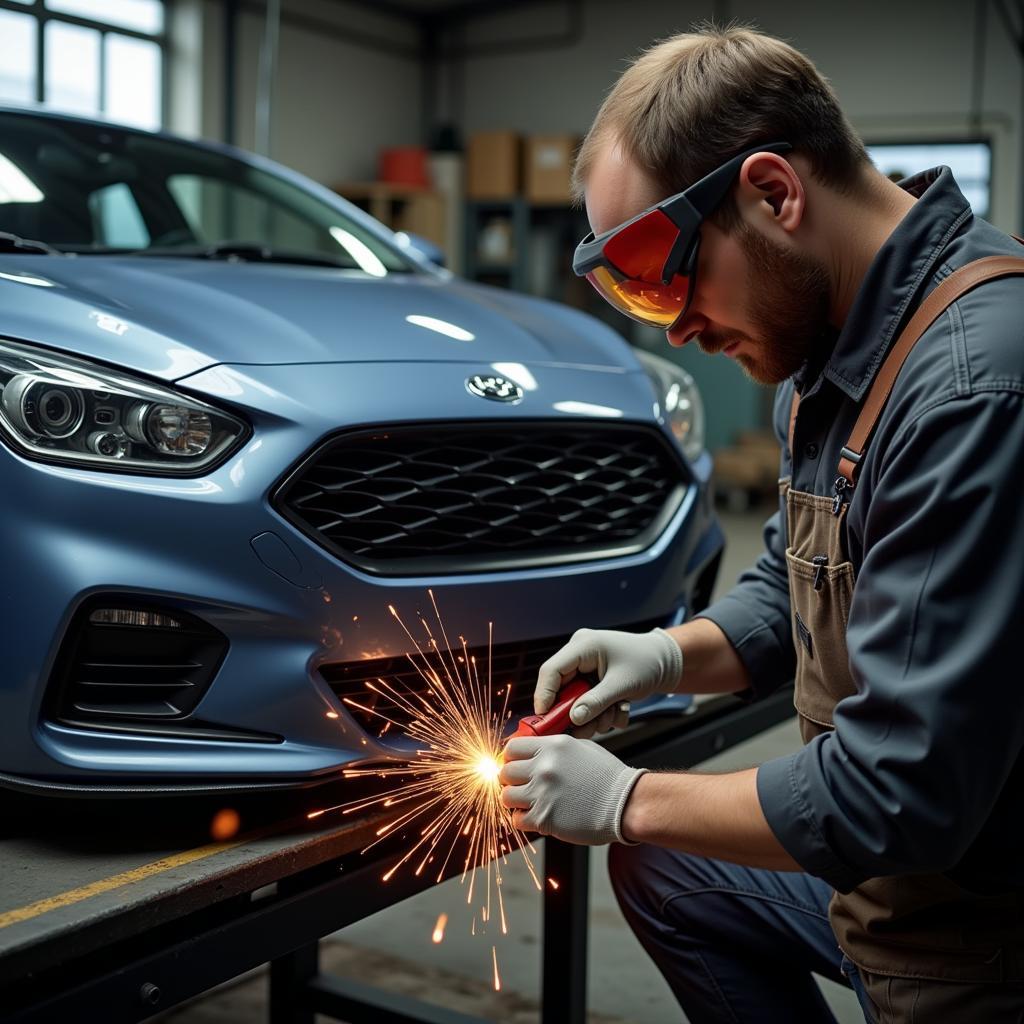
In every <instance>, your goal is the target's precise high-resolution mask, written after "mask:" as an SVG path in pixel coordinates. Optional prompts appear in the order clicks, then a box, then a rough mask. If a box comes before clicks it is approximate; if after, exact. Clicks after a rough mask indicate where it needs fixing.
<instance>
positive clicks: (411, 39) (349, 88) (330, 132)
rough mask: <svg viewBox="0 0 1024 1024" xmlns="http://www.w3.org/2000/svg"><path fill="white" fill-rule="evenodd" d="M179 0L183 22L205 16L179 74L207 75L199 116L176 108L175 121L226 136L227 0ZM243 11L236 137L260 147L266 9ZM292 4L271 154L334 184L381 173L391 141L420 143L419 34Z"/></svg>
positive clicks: (384, 21) (337, 3)
mask: <svg viewBox="0 0 1024 1024" xmlns="http://www.w3.org/2000/svg"><path fill="white" fill-rule="evenodd" d="M178 3H179V5H180V7H181V10H180V11H179V12H178V13H177V14H176V18H178V23H179V24H181V23H182V22H184V24H185V25H188V24H189V23H190V22H191V20H192V19H193V18H195V17H198V18H200V19H201V32H200V33H199V36H200V38H201V40H202V42H201V46H196V45H192V46H191V47H188V48H186V47H184V46H182V47H181V48H180V49H178V50H177V52H176V53H175V54H174V55H173V57H172V60H173V61H174V65H173V66H174V69H175V71H174V72H173V73H172V79H173V78H174V75H175V74H180V76H181V77H186V78H187V77H190V76H198V77H199V78H200V79H201V81H202V89H201V90H200V95H201V102H200V109H199V111H198V115H196V114H195V112H194V105H193V111H192V112H190V111H189V110H188V109H187V107H188V104H187V102H186V103H179V104H178V105H177V107H175V106H174V105H173V104H172V111H171V125H172V127H174V128H175V129H176V130H184V131H186V132H188V133H189V134H198V135H201V136H203V137H205V138H210V139H220V140H223V139H224V123H225V122H224V3H223V0H178ZM197 4H198V11H199V13H198V14H196V13H195V10H196V5H197ZM238 7H239V17H238V22H237V47H236V75H235V90H236V95H235V103H236V109H235V118H236V120H235V124H236V137H235V139H234V141H235V142H236V143H237V144H238V145H240V146H243V147H245V148H246V149H254V148H255V146H256V102H257V84H258V74H259V55H260V47H261V43H262V39H263V26H264V14H263V10H264V5H263V4H262V3H258V2H246V0H242V2H240V3H239V5H238ZM282 8H283V11H284V13H285V15H286V17H285V18H284V19H283V20H282V24H281V31H280V39H279V44H280V49H279V55H278V63H277V75H276V82H277V87H276V90H275V93H274V107H273V114H274V117H273V134H272V140H271V151H270V153H269V155H270V156H271V157H273V158H274V159H279V160H281V161H282V162H283V163H286V164H288V165H289V166H291V167H294V168H295V169H296V170H299V171H302V172H303V173H305V174H308V175H310V176H311V177H313V178H315V179H316V180H318V181H321V182H323V183H324V184H328V185H329V184H333V183H338V182H342V181H357V180H370V179H372V178H374V177H375V176H376V154H377V152H378V151H379V149H380V148H381V147H383V146H391V145H400V144H407V143H409V142H410V141H414V142H418V141H419V137H420V132H421V128H422V115H421V105H420V95H421V70H420V62H419V58H418V55H417V54H418V51H417V46H418V35H417V32H416V30H415V29H414V28H413V27H412V26H411V25H410V24H409V22H408V21H407V20H406V19H404V18H395V17H391V16H388V15H383V14H378V13H376V12H374V11H369V10H366V9H365V8H363V7H362V6H357V5H355V4H349V3H345V2H343V0H283V3H282ZM182 31H183V34H184V35H185V37H186V38H188V35H187V33H185V32H184V30H182ZM179 91H181V90H179ZM173 99H174V96H172V100H173ZM183 106H184V107H185V108H186V109H182V107H183Z"/></svg>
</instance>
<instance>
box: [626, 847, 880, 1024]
mask: <svg viewBox="0 0 1024 1024" xmlns="http://www.w3.org/2000/svg"><path fill="white" fill-rule="evenodd" d="M608 871H609V874H610V876H611V881H612V887H613V888H614V890H615V895H616V897H617V899H618V901H619V906H620V907H621V908H622V912H623V914H624V915H625V917H626V920H627V921H628V922H629V924H630V927H631V928H632V929H633V931H634V932H635V934H636V936H637V938H638V939H639V940H640V942H641V943H642V944H643V946H644V948H645V949H646V950H647V952H648V953H649V954H650V956H651V958H652V959H653V960H654V962H655V964H656V965H657V966H658V968H659V970H660V971H661V973H662V974H663V975H664V976H665V980H666V981H667V982H668V983H669V985H670V986H671V988H672V991H673V993H674V994H675V997H676V999H678V1000H679V1005H680V1006H681V1007H682V1008H683V1010H684V1011H685V1013H686V1016H687V1018H688V1019H689V1021H690V1024H796V1022H800V1024H818V1022H823V1024H824V1022H830V1024H834V1022H835V1017H833V1015H832V1012H831V1011H830V1010H829V1008H828V1005H827V1004H826V1002H825V1000H824V998H823V997H822V995H821V991H820V990H819V988H818V986H817V984H816V983H815V981H814V979H813V978H812V977H811V972H812V971H814V972H815V973H817V974H820V975H821V976H823V977H825V978H830V979H831V980H832V981H836V982H838V983H839V984H841V985H847V986H851V985H852V986H853V988H854V990H855V991H856V993H857V996H858V999H859V1000H860V1004H861V1006H862V1007H863V1006H865V1005H869V1004H867V1003H866V996H865V993H864V990H863V985H862V983H861V979H860V976H859V975H858V974H857V968H856V967H855V966H854V965H853V964H852V963H850V962H849V961H848V960H847V959H846V958H845V957H844V956H843V954H842V951H841V950H840V949H839V946H838V944H837V943H836V937H835V935H834V934H833V932H832V928H831V927H830V925H829V922H828V901H829V898H830V897H831V895H832V889H831V888H830V886H828V885H827V884H826V883H825V882H822V881H821V880H820V879H817V878H814V877H812V876H810V875H806V874H800V873H797V872H783V871H766V870H762V869H758V868H745V867H740V866H739V865H737V864H728V863H726V862H725V861H718V860H708V859H706V858H703V857H694V856H691V855H689V854H686V853H680V852H678V851H677V850H667V849H663V848H661V847H657V846H647V845H640V846H622V845H613V846H611V847H610V848H609V852H608ZM865 1019H866V1020H868V1021H871V1017H870V1016H869V1015H868V1013H865Z"/></svg>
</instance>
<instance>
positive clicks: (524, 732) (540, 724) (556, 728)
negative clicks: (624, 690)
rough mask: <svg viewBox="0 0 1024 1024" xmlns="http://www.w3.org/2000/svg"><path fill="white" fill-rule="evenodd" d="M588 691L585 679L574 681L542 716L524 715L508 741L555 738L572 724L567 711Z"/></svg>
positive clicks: (559, 692)
mask: <svg viewBox="0 0 1024 1024" xmlns="http://www.w3.org/2000/svg"><path fill="white" fill-rule="evenodd" d="M589 689H590V684H589V683H588V682H587V681H586V680H585V679H574V680H573V681H572V682H571V683H569V684H568V685H567V686H563V687H562V689H561V690H559V691H558V696H557V697H556V698H555V703H554V706H553V707H552V708H551V710H550V711H547V712H545V713H544V714H543V715H524V716H523V717H522V718H520V719H519V726H518V728H517V729H516V731H515V732H514V733H512V735H511V736H509V739H510V740H511V739H515V737H516V736H555V735H557V734H558V733H560V732H565V730H566V729H567V728H568V727H569V726H570V725H571V724H572V722H571V720H570V718H569V709H570V708H571V707H572V706H573V704H575V703H576V701H577V700H579V698H580V697H582V696H583V694H585V693H586V692H587V691H588V690H589Z"/></svg>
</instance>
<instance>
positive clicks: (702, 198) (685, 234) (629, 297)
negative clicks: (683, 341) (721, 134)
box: [572, 142, 793, 330]
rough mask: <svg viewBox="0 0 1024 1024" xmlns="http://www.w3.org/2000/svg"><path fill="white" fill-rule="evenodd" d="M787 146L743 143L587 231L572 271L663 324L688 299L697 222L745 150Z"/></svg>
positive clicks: (618, 304)
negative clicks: (688, 178)
mask: <svg viewBox="0 0 1024 1024" xmlns="http://www.w3.org/2000/svg"><path fill="white" fill-rule="evenodd" d="M792 148H793V147H792V146H791V145H790V144H789V143H788V142H773V143H771V144H769V145H766V146H757V147H755V148H754V149H748V150H747V151H746V152H745V153H740V154H739V155H738V156H734V157H733V158H732V159H731V160H729V161H727V162H726V163H724V164H722V166H721V167H718V168H716V169H715V170H713V171H712V172H711V173H710V174H708V175H707V176H706V177H703V178H701V180H700V181H698V182H696V183H695V184H693V185H691V186H690V187H689V188H688V189H686V190H685V191H684V192H680V193H678V194H677V195H674V196H669V198H668V199H663V200H662V201H661V202H660V203H657V204H656V205H654V206H652V207H650V209H647V210H644V212H643V213H639V214H637V215H636V216H635V217H633V218H632V219H631V220H627V221H626V222H625V223H624V224H620V225H619V226H618V227H615V228H612V229H611V230H610V231H605V232H604V233H603V234H601V235H599V236H598V237H597V238H595V237H594V233H593V232H591V233H590V234H589V235H587V237H586V238H584V239H583V241H582V242H580V244H579V245H578V246H577V247H576V253H575V255H574V256H573V260H572V269H573V271H574V272H575V273H576V274H577V276H579V277H586V279H587V280H588V281H589V282H590V283H591V284H592V285H593V286H594V287H595V288H596V289H597V291H598V292H599V293H600V294H601V296H602V297H603V298H605V299H606V300H607V301H608V302H609V303H611V305H612V306H614V307H615V308H616V309H617V310H619V312H620V313H625V314H626V316H628V317H631V318H632V319H634V320H638V321H639V322H640V323H642V324H647V325H649V326H651V327H661V328H664V329H666V330H667V329H668V328H669V327H671V326H672V325H673V324H674V323H675V322H676V321H677V320H679V319H681V318H682V317H683V316H685V315H686V312H687V310H688V309H689V308H690V302H691V301H692V300H693V291H694V277H695V276H696V273H697V254H698V252H699V250H700V225H701V222H702V221H703V220H704V218H705V217H707V216H708V214H710V213H712V212H713V211H714V209H715V207H716V206H718V204H719V203H721V202H722V200H723V199H724V198H725V196H726V194H727V193H728V191H729V189H730V188H731V187H732V183H733V180H734V179H735V178H736V175H737V174H739V172H740V168H741V167H742V166H743V161H744V160H746V159H747V157H748V156H752V155H753V154H754V153H765V152H767V153H786V152H788V151H789V150H791V149H792Z"/></svg>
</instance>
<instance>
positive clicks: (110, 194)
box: [89, 182, 149, 249]
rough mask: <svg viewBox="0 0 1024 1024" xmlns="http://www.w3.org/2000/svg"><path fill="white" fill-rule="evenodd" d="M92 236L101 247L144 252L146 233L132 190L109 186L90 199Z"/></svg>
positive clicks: (94, 193) (121, 185)
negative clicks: (107, 246) (142, 250)
mask: <svg viewBox="0 0 1024 1024" xmlns="http://www.w3.org/2000/svg"><path fill="white" fill-rule="evenodd" d="M89 213H90V214H91V216H92V236H93V239H94V240H95V242H97V243H99V244H100V245H109V246H110V247H111V248H115V249H122V248H123V249H144V248H145V247H146V246H147V245H149V232H148V231H147V230H146V224H145V221H143V219H142V214H141V213H140V212H139V206H138V203H136V202H135V197H134V196H133V195H132V190H131V189H130V188H129V187H128V186H127V185H125V184H124V183H123V182H119V183H118V184H116V185H108V186H107V187H106V188H101V189H99V190H98V191H96V192H93V194H92V195H91V196H89Z"/></svg>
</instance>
